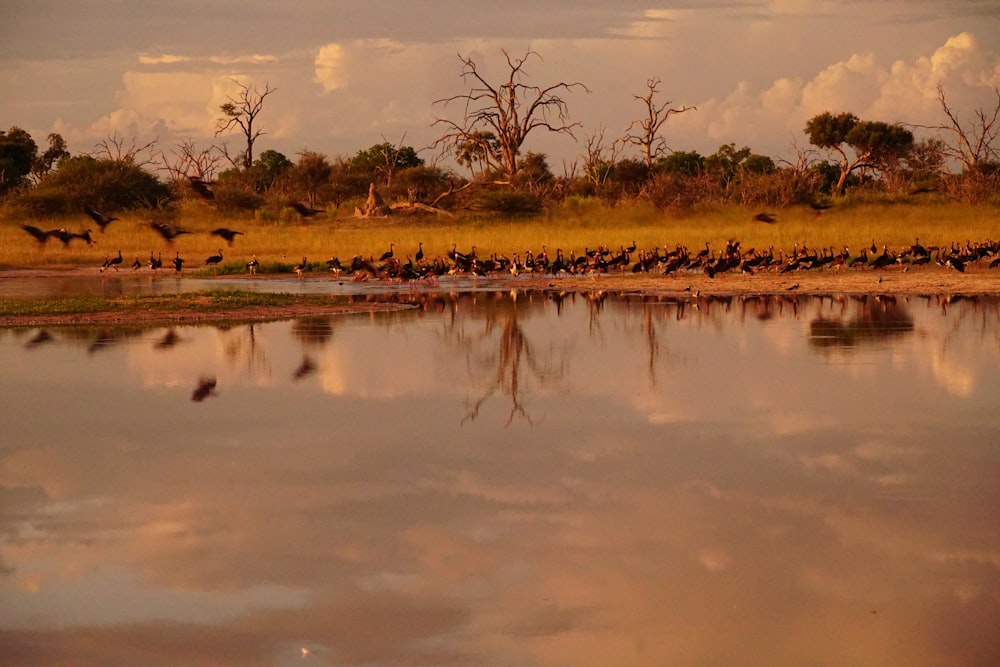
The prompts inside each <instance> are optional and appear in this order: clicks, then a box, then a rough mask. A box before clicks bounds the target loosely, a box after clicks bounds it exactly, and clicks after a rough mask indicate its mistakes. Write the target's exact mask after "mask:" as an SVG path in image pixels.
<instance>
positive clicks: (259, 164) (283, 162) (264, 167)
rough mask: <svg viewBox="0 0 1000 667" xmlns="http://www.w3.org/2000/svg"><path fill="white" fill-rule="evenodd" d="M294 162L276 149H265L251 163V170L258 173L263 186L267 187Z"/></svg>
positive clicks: (292, 165)
mask: <svg viewBox="0 0 1000 667" xmlns="http://www.w3.org/2000/svg"><path fill="white" fill-rule="evenodd" d="M294 166H295V164H294V163H293V162H292V161H291V160H289V159H288V158H287V157H285V155H284V153H279V152H278V151H276V150H266V151H264V152H263V153H261V154H260V157H258V158H257V159H256V160H254V163H253V170H254V171H255V172H256V173H257V174H258V176H259V178H260V181H261V185H262V186H263V188H264V189H265V190H266V189H269V188H270V187H271V186H272V185H274V182H275V181H276V180H278V179H279V178H281V177H282V176H283V175H284V174H286V173H287V172H288V170H289V169H291V168H292V167H294Z"/></svg>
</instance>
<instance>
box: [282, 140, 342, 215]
mask: <svg viewBox="0 0 1000 667" xmlns="http://www.w3.org/2000/svg"><path fill="white" fill-rule="evenodd" d="M332 175H333V166H332V165H331V164H330V162H329V160H327V159H326V156H325V155H323V154H322V153H316V152H314V151H302V152H301V153H299V161H298V162H296V163H295V165H294V166H292V167H291V168H290V169H289V170H288V181H289V186H290V187H291V189H292V192H293V193H294V194H295V195H296V196H297V197H302V198H305V199H307V200H308V201H309V206H311V207H314V206H316V203H317V201H319V200H321V199H324V198H325V195H326V190H328V189H329V187H330V177H331V176H332Z"/></svg>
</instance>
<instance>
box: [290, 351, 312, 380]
mask: <svg viewBox="0 0 1000 667" xmlns="http://www.w3.org/2000/svg"><path fill="white" fill-rule="evenodd" d="M316 368H317V366H316V362H315V361H313V360H312V358H311V357H310V356H309V355H308V354H305V355H302V363H300V364H299V366H298V368H296V369H295V372H294V373H292V379H293V380H295V381H296V382H298V381H299V380H301V379H302V378H304V377H306V376H307V375H312V374H313V373H315V372H316Z"/></svg>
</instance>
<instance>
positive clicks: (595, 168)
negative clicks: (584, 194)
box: [581, 127, 622, 187]
mask: <svg viewBox="0 0 1000 667" xmlns="http://www.w3.org/2000/svg"><path fill="white" fill-rule="evenodd" d="M605 132H606V130H605V129H604V128H603V127H602V128H601V129H599V130H597V131H595V132H592V133H590V134H588V135H587V136H586V137H585V138H584V142H583V148H584V154H583V155H582V156H581V157H583V175H584V176H585V177H586V179H587V180H588V181H590V182H591V183H593V184H594V185H595V186H597V187H600V186H601V185H604V183H606V182H607V180H608V178H609V177H610V176H611V170H612V169H613V168H614V166H615V163H616V162H618V153H619V151H620V150H621V146H622V142H621V141H617V140H616V141H612V142H611V144H610V145H607V144H605V137H604V135H605Z"/></svg>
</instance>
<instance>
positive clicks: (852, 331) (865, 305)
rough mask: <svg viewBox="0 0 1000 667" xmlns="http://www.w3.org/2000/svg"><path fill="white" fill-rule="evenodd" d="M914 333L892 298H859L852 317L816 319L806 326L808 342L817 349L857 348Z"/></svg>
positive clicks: (906, 312) (908, 318)
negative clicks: (807, 328)
mask: <svg viewBox="0 0 1000 667" xmlns="http://www.w3.org/2000/svg"><path fill="white" fill-rule="evenodd" d="M912 331H913V317H912V316H911V315H910V313H909V310H908V309H907V307H906V305H904V304H903V303H900V301H899V300H898V299H897V298H896V297H894V296H859V297H857V308H856V310H855V314H854V315H852V316H851V317H849V318H848V319H847V320H846V321H845V320H844V319H842V318H841V319H833V318H831V317H826V316H819V317H816V318H815V319H813V320H812V321H811V322H810V323H809V343H810V345H813V346H814V347H817V348H831V347H836V348H839V347H848V348H849V347H857V346H858V345H863V344H865V343H878V342H881V341H885V340H887V339H892V338H899V337H902V336H904V335H906V334H908V333H911V332H912Z"/></svg>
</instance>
